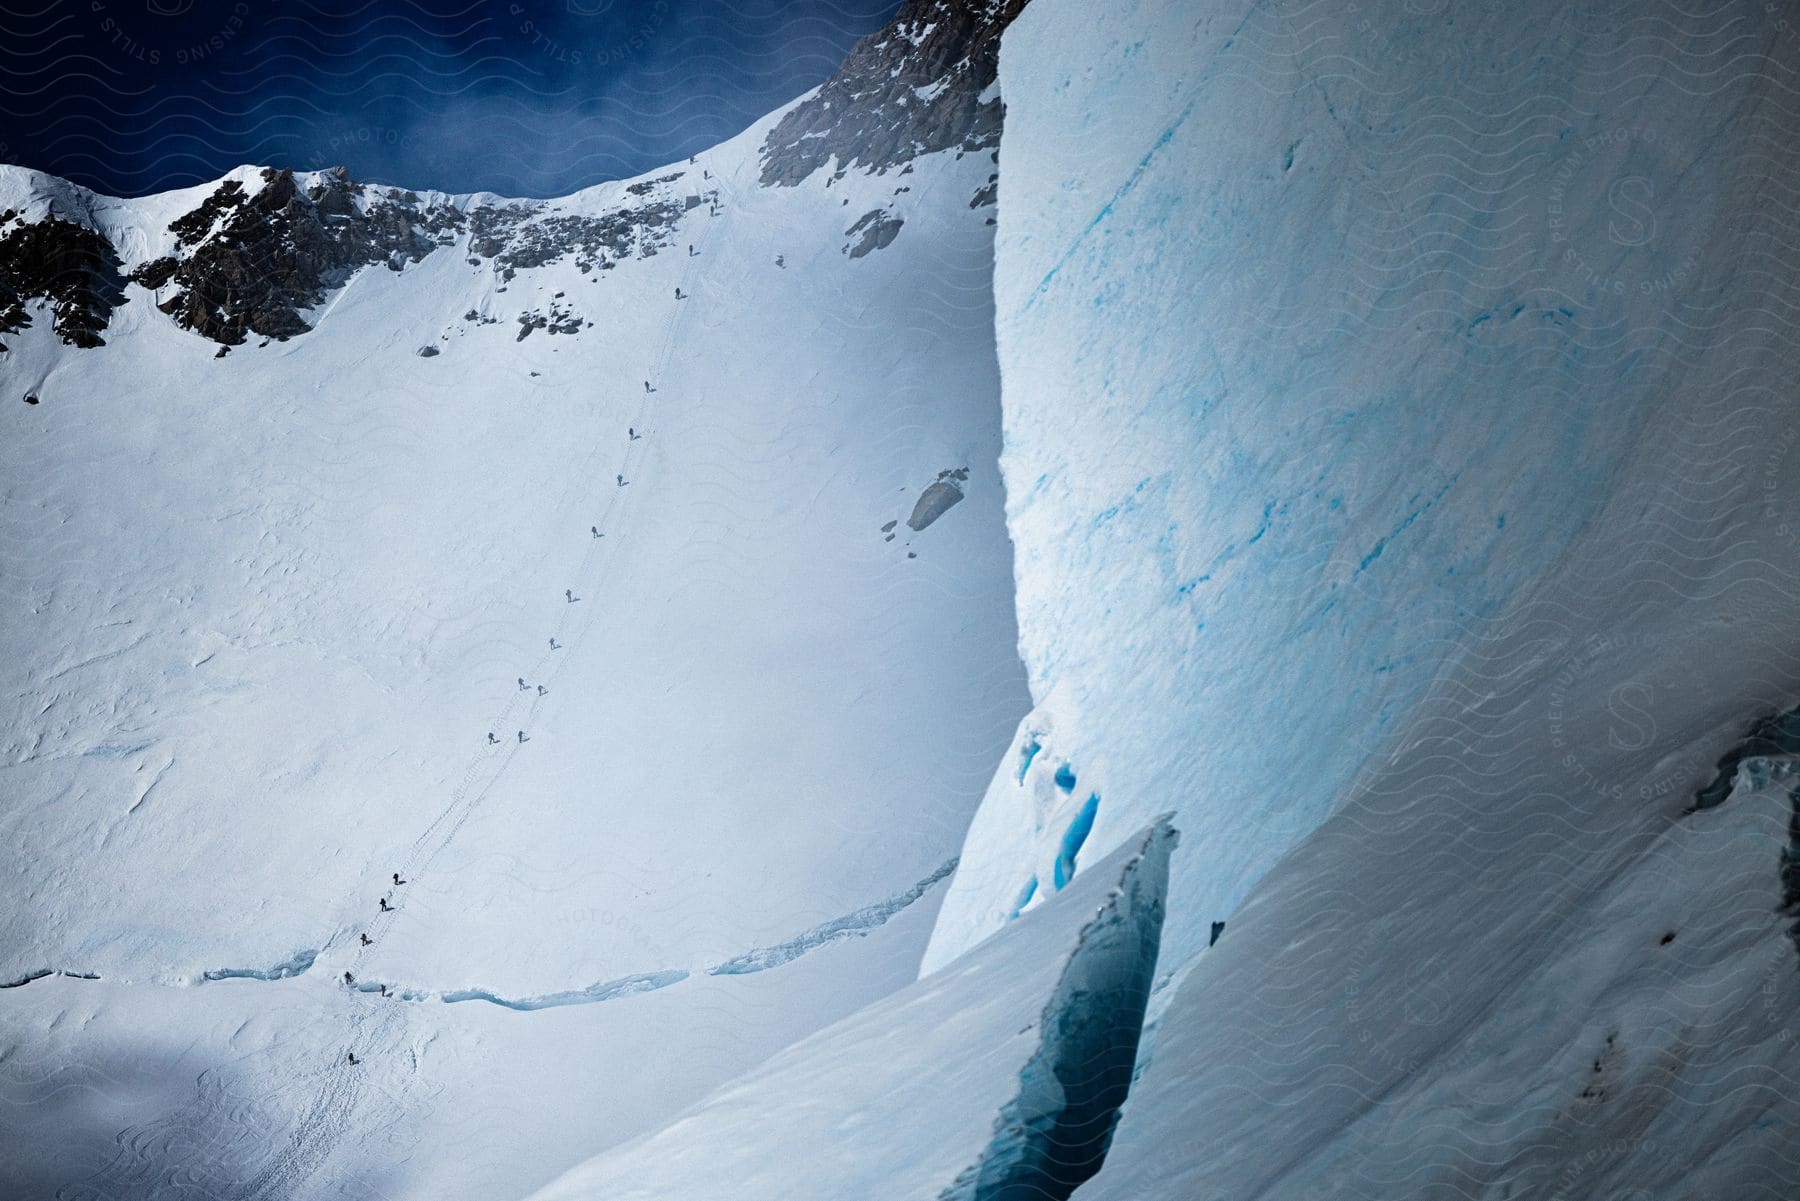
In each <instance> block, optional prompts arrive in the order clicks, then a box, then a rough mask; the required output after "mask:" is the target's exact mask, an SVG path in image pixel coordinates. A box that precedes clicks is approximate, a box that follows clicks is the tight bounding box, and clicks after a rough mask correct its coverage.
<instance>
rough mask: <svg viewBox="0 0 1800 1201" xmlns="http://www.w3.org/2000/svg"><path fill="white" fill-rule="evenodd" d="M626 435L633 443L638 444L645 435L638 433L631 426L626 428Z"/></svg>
mask: <svg viewBox="0 0 1800 1201" xmlns="http://www.w3.org/2000/svg"><path fill="white" fill-rule="evenodd" d="M625 434H626V436H627V437H628V438H629V439H630V440H631V441H633V442H636V441H637V440H638V439H639V438H642V437H643V436H644V435H642V434H640V433H638V432H637V430H636V428H634V427H632V426H629V425H628V426H626V427H625Z"/></svg>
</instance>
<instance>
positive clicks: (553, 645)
mask: <svg viewBox="0 0 1800 1201" xmlns="http://www.w3.org/2000/svg"><path fill="white" fill-rule="evenodd" d="M550 649H551V650H553V651H559V650H561V649H562V646H561V645H560V644H558V643H557V641H556V639H555V638H551V639H550ZM495 741H499V740H498V739H496V740H495Z"/></svg>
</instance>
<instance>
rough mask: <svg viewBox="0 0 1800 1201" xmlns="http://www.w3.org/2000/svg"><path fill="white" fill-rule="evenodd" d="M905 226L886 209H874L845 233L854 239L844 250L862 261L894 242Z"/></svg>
mask: <svg viewBox="0 0 1800 1201" xmlns="http://www.w3.org/2000/svg"><path fill="white" fill-rule="evenodd" d="M904 224H905V222H904V221H902V220H901V219H900V218H899V217H896V216H894V215H893V214H892V213H889V212H887V211H886V210H884V209H873V210H871V211H870V212H867V213H864V214H863V215H862V218H861V219H860V220H858V221H857V223H856V224H855V225H852V226H851V227H850V228H849V229H846V230H845V231H844V233H845V234H846V235H847V236H848V237H850V238H851V239H853V241H852V242H851V244H850V245H848V246H846V247H845V248H844V249H845V250H848V251H849V252H850V257H851V258H853V259H860V258H861V257H862V256H863V255H865V254H868V253H869V252H870V251H871V250H881V249H882V248H884V247H886V246H887V245H889V244H890V243H891V242H893V240H894V239H895V238H896V237H898V236H899V234H900V227H901V226H902V225H904Z"/></svg>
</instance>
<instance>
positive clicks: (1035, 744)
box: [1019, 734, 1044, 784]
mask: <svg viewBox="0 0 1800 1201" xmlns="http://www.w3.org/2000/svg"><path fill="white" fill-rule="evenodd" d="M1043 749H1044V744H1043V743H1041V742H1039V741H1038V738H1037V735H1036V734H1033V735H1032V736H1031V737H1030V738H1027V739H1026V740H1025V745H1024V746H1022V747H1020V748H1019V783H1021V784H1023V783H1024V782H1025V773H1026V772H1028V771H1030V770H1031V761H1032V760H1033V759H1036V758H1037V755H1038V752H1039V751H1041V750H1043Z"/></svg>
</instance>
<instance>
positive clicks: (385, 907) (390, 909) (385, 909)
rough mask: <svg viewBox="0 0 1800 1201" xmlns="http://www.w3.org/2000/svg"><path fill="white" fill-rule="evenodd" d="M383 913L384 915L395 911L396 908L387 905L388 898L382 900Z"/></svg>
mask: <svg viewBox="0 0 1800 1201" xmlns="http://www.w3.org/2000/svg"><path fill="white" fill-rule="evenodd" d="M381 911H382V912H383V913H392V912H393V911H394V907H393V906H392V905H390V904H388V903H387V898H386V897H382V898H381Z"/></svg>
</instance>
